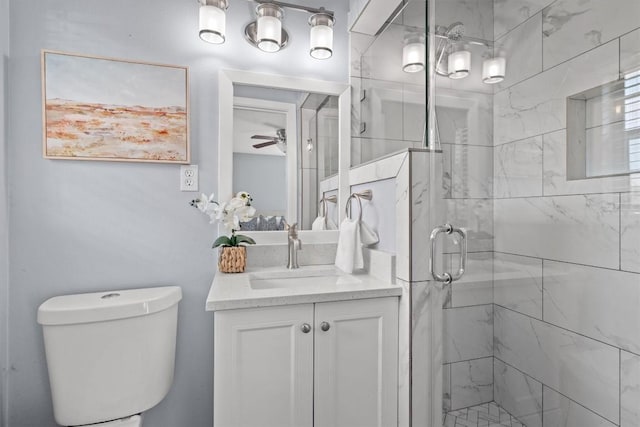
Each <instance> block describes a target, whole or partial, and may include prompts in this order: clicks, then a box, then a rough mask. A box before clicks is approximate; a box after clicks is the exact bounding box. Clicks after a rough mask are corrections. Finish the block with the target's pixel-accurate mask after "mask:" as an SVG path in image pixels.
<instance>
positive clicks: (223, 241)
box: [213, 236, 235, 248]
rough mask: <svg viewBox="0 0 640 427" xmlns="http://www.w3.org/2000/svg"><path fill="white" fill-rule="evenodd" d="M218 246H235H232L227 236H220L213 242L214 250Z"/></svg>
mask: <svg viewBox="0 0 640 427" xmlns="http://www.w3.org/2000/svg"><path fill="white" fill-rule="evenodd" d="M218 246H235V245H233V243H232V241H231V239H229V238H228V237H227V236H220V237H218V238H217V239H216V241H215V242H213V247H214V248H217V247H218Z"/></svg>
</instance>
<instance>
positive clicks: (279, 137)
mask: <svg viewBox="0 0 640 427" xmlns="http://www.w3.org/2000/svg"><path fill="white" fill-rule="evenodd" d="M251 139H266V140H267V141H265V142H260V143H258V144H253V148H256V149H260V148H264V147H269V146H271V145H276V146H277V147H278V148H279V149H280V150H281V151H282V152H283V153H286V152H287V133H286V131H285V130H284V129H278V130H277V131H276V136H267V135H253V136H252V137H251Z"/></svg>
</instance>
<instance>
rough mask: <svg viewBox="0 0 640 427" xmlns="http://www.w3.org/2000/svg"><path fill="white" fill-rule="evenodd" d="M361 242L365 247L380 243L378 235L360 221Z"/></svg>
mask: <svg viewBox="0 0 640 427" xmlns="http://www.w3.org/2000/svg"><path fill="white" fill-rule="evenodd" d="M360 241H361V242H362V244H363V245H365V246H370V245H375V244H376V243H378V242H379V241H380V238H379V237H378V233H376V232H375V231H373V230H372V229H371V228H369V226H368V225H367V224H365V223H364V222H362V221H360Z"/></svg>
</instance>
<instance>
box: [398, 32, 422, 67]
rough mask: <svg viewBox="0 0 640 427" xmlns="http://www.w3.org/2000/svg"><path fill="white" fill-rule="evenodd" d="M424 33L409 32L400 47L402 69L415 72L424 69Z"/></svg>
mask: <svg viewBox="0 0 640 427" xmlns="http://www.w3.org/2000/svg"><path fill="white" fill-rule="evenodd" d="M424 40H425V37H424V34H409V35H407V36H406V37H405V39H404V47H403V48H402V71H404V72H405V73H417V72H420V71H422V70H424V64H425V59H426V45H425V42H424Z"/></svg>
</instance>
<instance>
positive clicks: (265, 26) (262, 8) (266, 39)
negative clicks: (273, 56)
mask: <svg viewBox="0 0 640 427" xmlns="http://www.w3.org/2000/svg"><path fill="white" fill-rule="evenodd" d="M256 12H257V14H258V19H257V24H256V25H257V27H258V28H257V31H256V43H257V45H258V48H259V49H260V50H262V51H264V52H277V51H279V50H280V48H281V47H282V21H280V19H281V18H282V9H280V8H279V7H278V6H275V5H273V4H269V3H265V4H260V5H258V7H257V8H256Z"/></svg>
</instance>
